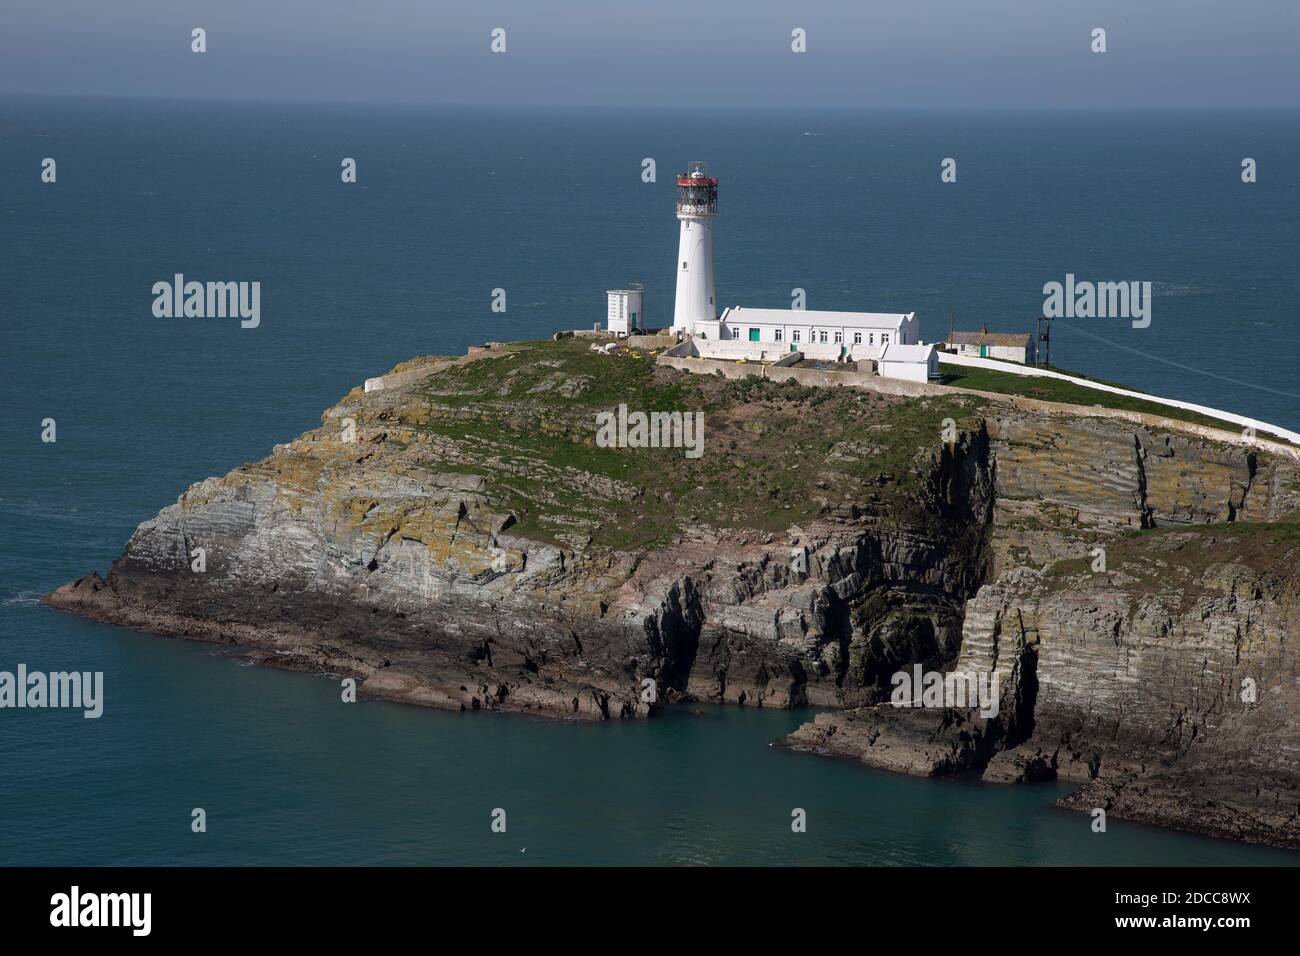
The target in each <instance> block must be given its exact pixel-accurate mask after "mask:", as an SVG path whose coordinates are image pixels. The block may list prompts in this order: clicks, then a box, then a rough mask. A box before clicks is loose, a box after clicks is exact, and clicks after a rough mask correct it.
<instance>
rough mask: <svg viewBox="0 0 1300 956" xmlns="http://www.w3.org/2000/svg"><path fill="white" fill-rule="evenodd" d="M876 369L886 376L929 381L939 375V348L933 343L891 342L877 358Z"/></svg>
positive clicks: (912, 380)
mask: <svg viewBox="0 0 1300 956" xmlns="http://www.w3.org/2000/svg"><path fill="white" fill-rule="evenodd" d="M876 369H877V371H879V372H880V374H881V375H883V376H884V377H885V378H905V379H907V380H908V381H911V382H928V381H929V380H930V379H932V378H938V377H939V350H938V349H936V348H935V347H934V346H933V345H899V344H898V343H896V342H891V343H890V344H888V345H886V346H885V350H884V351H883V352H882V353H881V354H880V358H879V359H877V360H876Z"/></svg>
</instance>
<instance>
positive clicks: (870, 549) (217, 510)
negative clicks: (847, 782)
mask: <svg viewBox="0 0 1300 956" xmlns="http://www.w3.org/2000/svg"><path fill="white" fill-rule="evenodd" d="M395 372H396V373H397V376H398V378H396V379H393V380H394V381H398V382H400V384H398V385H395V386H394V387H391V388H384V389H380V390H376V391H371V392H366V391H364V390H362V389H356V390H354V391H353V392H351V393H350V394H349V395H347V396H345V398H344V399H343V400H342V401H341V402H340V403H338V404H337V405H336V406H334V407H333V408H331V409H329V410H327V411H326V412H325V414H324V415H323V417H322V425H321V427H320V428H318V429H314V430H313V431H311V432H308V433H307V434H305V435H303V436H302V437H300V438H299V439H297V440H295V441H293V442H290V443H288V444H286V445H282V446H277V448H276V450H275V452H274V453H273V454H272V455H271V456H269V457H268V458H266V459H263V460H261V461H259V462H254V463H250V464H248V465H244V466H241V467H240V468H237V469H236V470H234V471H232V472H231V473H230V474H228V475H226V476H224V477H222V478H211V479H208V480H206V481H204V482H200V483H199V484H196V485H194V486H193V487H191V488H190V489H188V490H187V491H186V492H185V493H184V494H183V495H182V496H181V498H180V499H179V500H178V502H177V503H176V504H175V505H172V506H170V507H168V508H165V509H163V510H162V511H161V512H160V513H159V514H158V515H157V516H156V517H154V518H152V519H150V520H148V521H145V522H144V523H143V524H141V525H140V527H139V528H138V529H137V530H136V532H135V534H134V535H133V537H132V539H131V541H130V542H129V543H128V545H127V548H126V550H125V552H124V554H123V555H122V556H121V557H120V558H119V559H118V560H116V561H115V562H114V563H113V566H112V567H111V568H110V570H109V572H108V573H107V575H106V576H104V577H102V578H101V577H100V576H99V575H88V576H86V577H82V578H80V579H78V580H77V581H75V582H72V583H70V584H67V585H64V586H63V587H61V588H59V589H58V590H56V591H55V592H53V593H52V594H50V595H49V596H48V597H47V598H46V600H47V602H48V603H49V604H51V605H53V606H55V607H60V608H64V609H66V610H69V611H73V612H76V613H79V614H83V615H86V616H88V617H92V618H96V619H99V620H103V621H108V622H112V623H115V624H120V625H124V626H128V627H133V628H138V629H141V630H145V631H150V632H154V633H160V634H167V635H171V636H178V637H185V638H192V639H200V640H210V641H219V642H223V643H228V644H232V645H237V646H239V647H240V648H241V649H243V650H245V651H246V652H248V653H250V654H252V655H253V656H254V657H255V659H258V660H261V661H264V662H265V663H267V664H270V665H274V666H278V667H285V668H290V669H294V670H305V671H312V672H317V673H330V674H336V675H339V676H343V677H355V678H357V679H358V682H359V684H360V687H361V692H362V694H363V695H366V696H371V697H378V698H384V699H391V700H398V701H403V702H408V703H413V704H421V705H425V706H432V707H440V708H449V709H455V710H497V711H502V712H510V713H524V714H536V715H544V716H549V717H557V718H568V719H590V720H606V719H624V718H629V719H630V718H643V717H647V716H651V715H652V714H653V713H654V710H655V709H656V707H657V705H658V703H660V702H662V701H674V700H690V699H697V700H709V701H718V702H723V703H735V704H742V705H753V706H769V707H789V706H794V705H810V706H813V707H817V708H821V709H824V711H825V712H824V713H820V714H819V715H818V716H817V718H816V719H815V720H814V721H813V722H810V723H808V724H805V725H804V726H802V727H800V728H799V729H798V730H796V731H795V732H794V733H793V734H792V735H791V736H790V738H789V739H788V740H787V741H786V745H788V746H792V747H796V748H798V749H804V750H808V751H811V752H816V753H824V754H829V755H836V756H846V757H851V758H853V759H856V760H860V761H862V762H864V763H866V764H869V765H871V766H876V767H882V768H885V769H890V770H895V771H898V772H904V773H912V774H920V775H941V774H949V773H957V772H978V773H981V774H982V776H983V779H985V780H987V781H990V782H1004V783H1013V782H1032V781H1034V780H1037V779H1046V778H1052V777H1060V778H1063V779H1070V780H1077V781H1079V782H1081V783H1082V784H1083V786H1082V788H1081V789H1080V790H1079V791H1077V792H1076V793H1075V794H1073V795H1072V796H1071V797H1070V798H1067V800H1066V801H1063V805H1065V806H1069V807H1071V808H1073V809H1079V810H1083V811H1091V810H1092V809H1093V808H1096V807H1101V808H1103V809H1106V810H1107V812H1108V813H1109V814H1112V815H1113V816H1116V817H1122V818H1127V819H1133V820H1140V821H1142V822H1147V823H1154V824H1158V825H1162V826H1171V827H1178V828H1181V829H1187V830H1194V831H1197V832H1202V833H1208V834H1212V835H1215V836H1226V837H1231V838H1234V839H1240V840H1249V841H1254V842H1261V843H1270V844H1274V845H1279V846H1290V847H1300V816H1298V813H1300V739H1298V735H1297V734H1296V730H1297V727H1300V690H1298V688H1300V654H1298V652H1297V650H1296V642H1295V641H1289V640H1288V638H1289V637H1291V636H1292V635H1294V634H1295V633H1296V632H1297V631H1298V630H1300V575H1298V574H1297V572H1296V571H1295V567H1296V564H1297V560H1296V559H1297V558H1300V533H1297V530H1296V529H1297V519H1296V515H1297V513H1300V464H1298V463H1297V461H1296V459H1295V458H1292V457H1289V456H1286V455H1280V454H1275V453H1273V452H1270V451H1266V450H1262V449H1253V448H1251V447H1249V446H1246V445H1243V444H1241V443H1237V442H1230V441H1223V442H1217V441H1214V440H1212V439H1208V438H1206V437H1205V436H1204V435H1191V434H1184V433H1180V432H1178V431H1177V430H1170V431H1168V432H1161V431H1155V430H1152V429H1149V428H1144V427H1141V426H1137V425H1134V424H1132V423H1126V422H1124V421H1120V420H1114V419H1101V418H1087V417H1082V416H1071V415H1069V414H1068V413H1065V412H1062V413H1060V414H1053V413H1047V412H1035V411H1031V410H1027V409H1024V408H1018V407H1015V406H1014V405H1012V404H1010V403H1008V404H1000V403H997V402H995V401H990V400H988V399H986V398H973V397H968V396H961V395H954V396H952V397H939V398H904V397H900V396H885V395H873V394H870V393H864V392H860V391H858V390H854V389H818V388H805V387H801V386H797V385H792V384H785V385H781V384H775V383H772V382H761V381H756V380H742V381H738V382H724V381H714V380H713V379H711V378H704V377H692V376H689V375H686V374H684V373H681V372H677V371H674V370H671V369H665V368H662V367H656V366H655V365H654V363H653V362H652V361H650V360H649V359H647V358H645V357H640V356H633V355H620V356H595V355H593V354H591V353H590V351H589V350H587V349H586V347H585V345H583V344H582V343H580V342H577V343H575V342H573V341H568V342H557V343H531V344H526V345H519V346H511V347H507V348H505V349H501V350H498V351H496V352H495V353H493V352H489V353H487V354H485V355H479V356H475V357H473V359H472V360H470V359H466V358H460V359H453V358H442V357H430V358H424V359H419V360H415V361H413V362H411V363H405V364H404V365H403V366H399V368H398V369H397V370H395ZM620 401H626V402H628V404H629V405H630V406H632V407H638V406H637V405H634V403H640V404H639V407H643V408H661V407H666V408H685V409H699V410H703V411H705V412H706V413H707V418H706V421H707V425H708V442H709V444H708V446H707V447H708V452H707V453H706V454H705V455H704V456H703V458H701V459H700V460H699V461H692V460H689V459H686V458H685V457H684V456H682V454H681V452H680V451H677V452H676V453H675V454H674V450H672V449H637V450H632V449H603V448H597V447H596V446H595V442H594V440H593V435H594V431H595V427H594V413H595V411H597V410H600V409H607V408H609V407H611V406H613V405H615V404H617V403H618V402H620ZM948 422H951V423H952V424H953V425H954V426H955V429H956V434H955V437H954V436H953V435H951V434H947V432H946V431H945V423H948ZM941 435H945V436H946V437H945V438H941V437H940V436H941ZM1098 549H1100V550H1101V551H1103V552H1104V562H1105V568H1104V570H1100V571H1099V570H1096V567H1097V557H1096V555H1097V552H1098ZM196 568H199V570H196ZM913 665H921V666H923V667H925V668H926V669H932V670H943V671H950V670H952V669H955V668H960V669H967V670H971V671H980V672H985V673H996V674H997V676H998V677H999V683H998V686H999V688H1000V701H999V707H998V708H997V714H996V716H987V717H985V716H981V715H980V714H979V713H978V712H974V711H971V710H969V709H960V708H948V709H933V708H929V709H910V708H909V709H898V708H894V707H892V706H890V705H889V704H888V703H887V701H888V699H889V695H890V677H891V675H892V674H893V673H895V672H896V671H898V670H899V669H901V668H909V667H912V666H913ZM1247 688H1249V689H1250V693H1249V694H1247V692H1246V691H1247ZM1247 698H1249V699H1247ZM1081 825H1086V822H1085V823H1083V824H1081Z"/></svg>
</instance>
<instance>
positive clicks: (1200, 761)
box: [789, 416, 1300, 847]
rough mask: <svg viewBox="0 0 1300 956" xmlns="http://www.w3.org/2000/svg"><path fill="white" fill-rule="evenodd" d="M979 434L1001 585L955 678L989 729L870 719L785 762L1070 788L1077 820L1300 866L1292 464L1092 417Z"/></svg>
mask: <svg viewBox="0 0 1300 956" xmlns="http://www.w3.org/2000/svg"><path fill="white" fill-rule="evenodd" d="M988 430H989V434H990V436H991V454H992V456H993V459H994V462H995V470H996V476H997V479H996V495H995V497H996V503H995V507H994V532H993V535H992V538H991V543H990V547H991V550H992V552H993V562H992V563H993V566H994V569H995V570H994V573H993V574H992V575H990V578H989V580H988V582H987V583H985V584H984V585H983V586H982V587H981V588H979V590H978V592H977V593H976V594H975V596H974V597H973V598H972V599H971V600H970V601H969V602H968V603H967V605H966V607H965V616H964V623H963V631H962V640H961V649H960V653H959V654H958V655H957V657H956V659H955V660H954V661H953V662H952V664H951V667H952V669H953V670H958V671H976V672H980V671H994V672H996V673H997V674H998V675H999V678H1000V681H999V683H1000V687H1001V691H1002V695H1001V705H1000V713H999V715H998V716H997V717H996V718H994V719H992V720H983V719H981V718H979V716H978V714H977V713H974V712H972V711H961V710H954V709H947V710H943V709H936V710H924V709H922V710H917V709H912V708H894V707H892V706H890V705H888V704H883V705H880V706H878V707H875V708H867V709H864V710H860V711H854V712H846V713H842V714H823V715H819V716H818V718H817V719H816V720H815V721H814V722H812V723H810V724H806V725H804V726H803V727H801V728H799V730H797V731H796V732H795V733H794V734H792V735H791V737H790V738H789V743H790V744H791V745H792V746H795V747H800V748H805V749H811V750H817V751H821V752H826V753H833V754H837V755H843V756H851V757H855V758H858V759H861V760H862V761H864V762H865V763H868V764H870V765H872V766H878V767H883V768H886V769H893V770H902V771H904V772H909V773H916V774H923V775H934V774H944V773H951V772H954V771H958V770H979V771H981V772H982V774H983V778H984V779H985V780H988V781H993V782H1006V783H1010V782H1021V781H1032V780H1036V779H1042V778H1046V777H1055V776H1061V777H1064V778H1066V779H1071V780H1078V781H1081V782H1084V783H1085V786H1084V787H1082V788H1081V789H1080V790H1078V791H1077V792H1075V793H1073V794H1072V795H1071V796H1070V797H1069V798H1067V799H1066V800H1065V801H1063V803H1064V804H1065V805H1066V806H1069V807H1072V808H1076V809H1080V810H1092V809H1093V808H1096V807H1101V808H1103V809H1106V810H1107V812H1108V813H1111V814H1114V815H1116V816H1120V817H1127V818H1130V819H1136V820H1140V821H1143V822H1148V823H1156V824H1161V825H1166V826H1176V827H1180V828H1184V829H1191V830H1196V831H1199V832H1204V833H1209V834H1212V835H1216V836H1225V837H1232V838H1238V839H1245V840H1253V841H1260V842H1268V843H1275V844H1278V845H1284V846H1297V847H1300V816H1298V815H1297V811H1298V810H1300V759H1298V758H1300V739H1298V738H1297V733H1296V730H1297V727H1298V726H1300V651H1298V650H1297V648H1296V646H1295V640H1294V637H1295V635H1296V634H1297V633H1300V575H1297V573H1296V571H1295V566H1296V562H1297V559H1300V526H1298V525H1297V524H1296V522H1295V519H1294V515H1295V513H1296V511H1297V509H1298V508H1300V498H1298V497H1297V488H1298V487H1300V486H1298V484H1297V476H1298V475H1300V469H1297V467H1296V463H1295V462H1294V461H1293V460H1291V459H1288V458H1283V457H1280V456H1267V457H1266V456H1263V455H1259V454H1257V453H1255V452H1253V451H1250V450H1247V449H1243V448H1242V447H1240V446H1234V445H1228V444H1222V445H1221V444H1216V443H1213V442H1207V441H1204V440H1201V439H1196V438H1187V437H1184V436H1181V435H1152V434H1149V433H1147V432H1145V431H1142V430H1130V429H1126V428H1123V427H1120V426H1119V425H1118V424H1117V423H1115V422H1113V421H1107V420H1076V421H1063V420H1056V419H1046V418H1043V419H1039V420H1037V421H1027V420H1020V419H1008V418H1006V417H1003V416H990V418H989V420H988ZM1288 515H1290V516H1291V519H1290V520H1289V521H1279V522H1277V523H1274V524H1270V523H1267V522H1269V521H1270V520H1272V519H1279V518H1282V517H1283V516H1288ZM1228 522H1232V523H1231V524H1229V523H1228ZM1245 522H1264V523H1259V524H1254V523H1251V524H1247V523H1245ZM1129 529H1149V530H1146V531H1140V530H1139V531H1131V530H1129ZM1098 549H1100V550H1098ZM1103 550H1104V561H1105V564H1104V570H1103V569H1102V568H1103V565H1102V564H1101V563H1100V562H1101V561H1102V560H1103V554H1102V551H1103Z"/></svg>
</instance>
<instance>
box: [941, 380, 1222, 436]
mask: <svg viewBox="0 0 1300 956" xmlns="http://www.w3.org/2000/svg"><path fill="white" fill-rule="evenodd" d="M1056 371H1061V372H1063V374H1067V375H1076V374H1077V373H1075V372H1064V370H1061V369H1057V370H1056ZM1079 377H1080V378H1082V377H1083V376H1079ZM943 383H944V384H945V385H952V386H955V387H957V388H972V389H976V390H978V391H982V392H997V393H999V394H1002V395H1022V396H1024V397H1025V398H1035V399H1039V400H1040V401H1045V402H1062V403H1064V404H1067V405H1086V406H1092V405H1100V406H1102V407H1104V408H1115V409H1120V410H1121V411H1130V412H1142V413H1144V414H1147V415H1159V416H1161V417H1162V418H1172V419H1176V420H1178V421H1185V422H1191V423H1193V424H1196V425H1205V426H1208V427H1210V428H1219V429H1223V430H1225V431H1230V432H1238V433H1239V432H1241V430H1242V429H1241V426H1240V425H1236V424H1234V423H1232V422H1228V421H1224V420H1222V419H1218V418H1213V417H1210V416H1208V415H1201V414H1199V413H1197V412H1191V411H1187V410H1185V409H1182V408H1177V407H1175V406H1173V405H1163V404H1161V403H1160V402H1153V401H1148V400H1145V399H1140V398H1130V397H1128V396H1125V395H1115V394H1113V393H1111V392H1104V391H1101V390H1100V389H1093V388H1088V387H1087V386H1085V385H1076V384H1075V383H1073V382H1063V381H1061V380H1060V379H1055V378H1039V377H1033V376H1028V375H1017V374H1015V373H1014V372H1001V371H994V370H993V369H986V368H970V367H965V366H945V375H944V379H943ZM1101 384H1112V383H1101ZM1116 387H1118V388H1128V386H1127V385H1118V386H1116Z"/></svg>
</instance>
